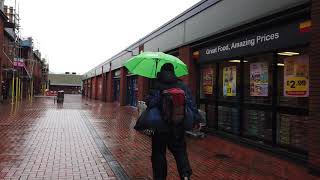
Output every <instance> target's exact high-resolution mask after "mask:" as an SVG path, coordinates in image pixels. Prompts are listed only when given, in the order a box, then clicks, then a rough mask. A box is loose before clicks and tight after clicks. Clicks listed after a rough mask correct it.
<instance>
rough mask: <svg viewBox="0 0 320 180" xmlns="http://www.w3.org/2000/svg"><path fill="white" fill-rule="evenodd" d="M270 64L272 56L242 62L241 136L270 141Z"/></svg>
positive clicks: (256, 57) (250, 58) (254, 57)
mask: <svg viewBox="0 0 320 180" xmlns="http://www.w3.org/2000/svg"><path fill="white" fill-rule="evenodd" d="M272 62H273V54H272V53H268V54H262V55H257V56H251V57H246V58H245V60H244V63H243V64H244V65H243V66H244V72H243V74H244V75H243V78H244V85H243V93H244V98H243V101H244V109H243V130H244V132H243V135H244V136H247V137H252V138H257V139H259V140H262V141H267V142H271V141H272V111H271V104H272V80H273V76H272Z"/></svg>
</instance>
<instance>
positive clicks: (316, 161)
mask: <svg viewBox="0 0 320 180" xmlns="http://www.w3.org/2000/svg"><path fill="white" fill-rule="evenodd" d="M311 19H312V41H311V47H310V51H311V53H310V98H309V99H310V102H309V108H310V123H309V125H310V127H309V167H310V169H311V170H313V171H314V172H317V173H319V172H320V113H319V109H320V71H319V70H320V1H319V0H312V12H311Z"/></svg>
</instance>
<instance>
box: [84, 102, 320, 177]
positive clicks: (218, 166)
mask: <svg viewBox="0 0 320 180" xmlns="http://www.w3.org/2000/svg"><path fill="white" fill-rule="evenodd" d="M87 103H88V104H89V105H88V106H89V107H90V110H88V111H87V112H86V113H87V114H88V116H89V117H90V121H91V122H92V123H93V125H94V127H95V128H96V130H97V131H98V133H99V135H100V137H101V138H102V139H103V140H104V143H105V144H106V146H107V147H108V148H109V150H110V151H111V152H112V154H113V155H114V156H115V157H116V159H117V160H118V161H119V162H120V163H121V165H122V166H123V168H124V169H125V170H126V172H127V173H128V174H129V176H130V177H131V178H132V179H140V178H141V179H152V170H151V163H150V154H151V151H150V150H151V145H150V138H149V137H148V136H146V135H143V134H140V133H138V132H136V131H135V130H134V129H133V126H134V124H135V121H136V109H135V108H132V107H120V106H118V105H116V104H103V103H101V102H98V101H88V102H87ZM188 153H189V159H190V162H191V166H192V169H193V172H194V174H193V176H192V179H199V180H203V179H213V180H242V179H243V180H278V179H279V180H286V179H290V180H291V179H292V180H304V179H308V180H315V179H320V178H319V177H314V176H311V175H309V174H308V172H307V169H306V168H305V167H303V166H300V165H297V164H294V163H292V162H289V161H286V160H282V159H278V158H276V157H275V156H271V155H268V154H265V153H262V152H259V151H256V150H253V149H249V148H246V147H243V146H241V145H237V144H234V143H231V142H229V141H227V140H223V139H221V138H217V137H214V136H208V137H206V138H205V139H193V138H188ZM219 154H225V155H227V156H229V158H228V157H226V158H218V157H217V156H216V155H219ZM167 160H168V162H169V164H168V167H169V168H168V175H169V176H168V179H178V174H177V170H176V167H175V166H176V164H175V161H174V158H173V156H172V155H171V154H170V153H167Z"/></svg>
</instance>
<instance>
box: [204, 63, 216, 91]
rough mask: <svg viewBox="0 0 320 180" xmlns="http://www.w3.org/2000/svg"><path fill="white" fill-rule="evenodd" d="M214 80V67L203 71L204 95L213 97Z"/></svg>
mask: <svg viewBox="0 0 320 180" xmlns="http://www.w3.org/2000/svg"><path fill="white" fill-rule="evenodd" d="M213 78H214V76H213V69H212V67H207V68H205V69H203V70H202V91H203V93H204V94H208V95H211V94H212V93H213Z"/></svg>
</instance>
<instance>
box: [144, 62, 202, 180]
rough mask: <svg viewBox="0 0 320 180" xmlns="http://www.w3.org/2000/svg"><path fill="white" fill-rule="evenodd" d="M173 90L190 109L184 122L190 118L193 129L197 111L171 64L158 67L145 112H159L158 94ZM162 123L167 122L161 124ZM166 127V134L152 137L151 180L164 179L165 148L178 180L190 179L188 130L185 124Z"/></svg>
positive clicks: (165, 172)
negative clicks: (171, 160) (174, 165)
mask: <svg viewBox="0 0 320 180" xmlns="http://www.w3.org/2000/svg"><path fill="white" fill-rule="evenodd" d="M172 88H179V89H182V90H183V91H184V92H185V98H186V100H185V101H186V106H187V107H189V109H190V111H192V113H191V114H190V113H189V114H186V118H190V117H191V116H193V117H192V119H194V121H192V123H193V124H192V125H194V126H196V127H199V122H200V118H201V116H200V115H199V112H198V109H197V108H196V106H195V104H194V103H193V101H192V95H191V91H190V89H189V88H188V87H187V86H186V85H185V84H184V83H183V82H182V81H180V80H179V79H178V78H177V76H176V74H175V70H174V66H173V65H172V64H171V63H165V64H162V65H161V68H160V72H158V73H157V78H156V81H155V86H154V89H153V90H152V91H151V93H150V95H149V96H148V98H147V100H146V103H147V106H148V108H154V107H157V108H159V109H161V106H162V105H161V101H162V99H161V93H162V92H163V91H164V90H168V89H172ZM190 111H189V112H190ZM161 116H162V115H161ZM162 119H163V117H162ZM185 121H187V120H185ZM188 122H191V121H188ZM163 123H166V122H165V121H163ZM167 127H168V128H167V129H165V130H164V129H161V130H157V129H155V131H154V134H153V136H152V155H151V161H152V169H153V177H154V179H155V180H163V179H166V177H167V160H166V148H167V147H168V149H169V150H170V151H171V153H172V154H173V156H174V157H175V160H176V163H177V169H178V172H179V175H180V178H181V179H183V180H188V179H190V177H191V175H192V170H191V167H190V163H189V160H188V154H187V148H186V141H185V131H186V130H187V126H185V125H184V124H178V125H175V126H170V125H168V126H167ZM191 128H192V127H191Z"/></svg>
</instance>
